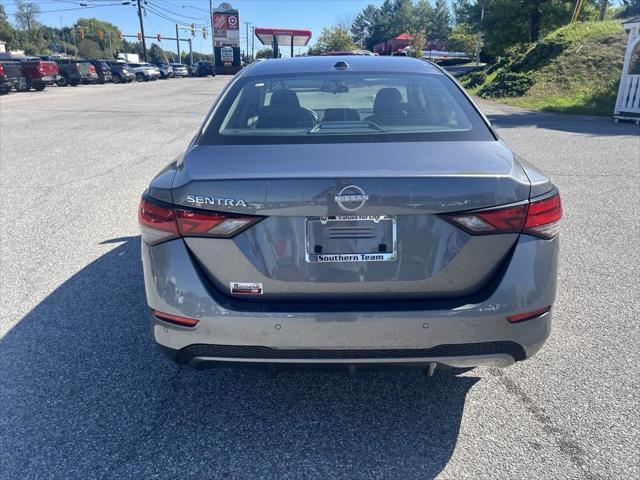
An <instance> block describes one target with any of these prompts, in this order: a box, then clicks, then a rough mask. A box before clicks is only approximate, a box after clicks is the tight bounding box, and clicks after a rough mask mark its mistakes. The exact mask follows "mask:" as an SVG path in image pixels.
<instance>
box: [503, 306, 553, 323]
mask: <svg viewBox="0 0 640 480" xmlns="http://www.w3.org/2000/svg"><path fill="white" fill-rule="evenodd" d="M550 310H551V305H549V306H548V307H544V308H539V309H537V310H532V311H530V312H525V313H518V314H516V315H511V316H509V317H507V320H509V321H510V322H511V323H516V322H524V321H525V320H530V319H532V318H536V317H539V316H540V315H544V314H545V313H547V312H548V311H550Z"/></svg>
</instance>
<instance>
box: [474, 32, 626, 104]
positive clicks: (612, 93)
mask: <svg viewBox="0 0 640 480" xmlns="http://www.w3.org/2000/svg"><path fill="white" fill-rule="evenodd" d="M626 42H627V39H626V35H625V34H624V32H623V30H622V25H621V24H620V22H619V21H607V22H576V23H573V24H570V25H567V26H565V27H562V28H560V29H558V30H556V31H555V32H552V33H551V34H549V35H547V36H546V37H544V38H543V39H542V40H540V41H539V42H537V43H534V44H532V45H530V46H528V48H526V49H521V50H520V51H517V50H514V51H513V52H512V53H511V54H510V55H509V56H508V57H507V58H505V59H502V60H501V61H500V66H499V67H498V68H495V67H494V68H493V69H491V70H489V73H488V74H487V76H486V79H485V81H484V82H483V83H482V84H478V83H477V80H476V82H469V83H472V84H473V88H470V92H471V93H473V94H477V95H479V96H480V97H483V98H492V99H495V100H498V101H501V102H503V103H506V104H509V105H515V106H519V107H524V108H529V109H534V110H549V111H560V112H567V113H580V114H590V115H611V114H612V112H613V107H614V104H615V100H616V95H617V89H618V83H619V80H620V73H621V71H622V64H623V60H624V50H625V47H626ZM476 78H477V77H476ZM462 81H463V82H464V81H465V79H464V78H463V79H462ZM470 86H471V85H470Z"/></svg>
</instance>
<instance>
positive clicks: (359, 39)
mask: <svg viewBox="0 0 640 480" xmlns="http://www.w3.org/2000/svg"><path fill="white" fill-rule="evenodd" d="M377 14H378V9H377V8H376V7H375V5H367V6H366V7H365V8H364V10H362V11H361V12H360V13H359V14H358V15H357V16H356V18H355V19H354V20H353V23H352V24H351V36H352V38H353V41H354V42H356V43H357V44H358V45H360V46H361V47H363V48H369V45H367V40H368V39H369V38H370V37H371V30H372V27H373V25H374V24H375V22H376V16H377Z"/></svg>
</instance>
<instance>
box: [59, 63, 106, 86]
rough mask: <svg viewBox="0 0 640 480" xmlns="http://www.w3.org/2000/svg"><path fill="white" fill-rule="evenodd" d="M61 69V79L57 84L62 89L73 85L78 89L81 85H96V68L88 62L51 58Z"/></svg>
mask: <svg viewBox="0 0 640 480" xmlns="http://www.w3.org/2000/svg"><path fill="white" fill-rule="evenodd" d="M51 58H52V59H53V60H54V61H55V62H56V63H57V64H58V68H59V69H60V78H58V81H57V82H56V83H57V84H58V86H60V87H66V86H67V85H71V86H72V87H76V86H78V85H80V83H96V82H97V81H98V74H97V73H96V69H95V67H94V66H93V65H92V64H90V63H89V62H88V61H86V60H81V59H78V58H59V57H51Z"/></svg>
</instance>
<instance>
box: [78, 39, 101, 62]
mask: <svg viewBox="0 0 640 480" xmlns="http://www.w3.org/2000/svg"><path fill="white" fill-rule="evenodd" d="M78 55H79V56H80V57H84V58H102V57H103V56H104V51H103V50H102V49H101V48H100V45H99V44H98V42H94V41H93V40H89V39H87V38H85V39H84V40H80V42H78Z"/></svg>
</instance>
